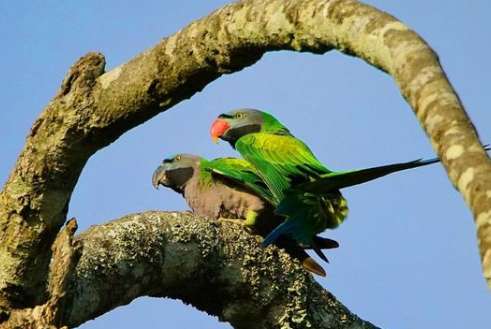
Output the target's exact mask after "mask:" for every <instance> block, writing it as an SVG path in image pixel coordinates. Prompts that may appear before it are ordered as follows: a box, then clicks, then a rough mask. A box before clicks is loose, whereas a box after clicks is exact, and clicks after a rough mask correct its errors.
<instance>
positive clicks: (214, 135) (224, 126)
mask: <svg viewBox="0 0 491 329" xmlns="http://www.w3.org/2000/svg"><path fill="white" fill-rule="evenodd" d="M229 128H230V125H229V124H228V122H227V121H225V120H223V119H220V118H218V119H216V120H215V121H213V124H212V125H211V129H210V135H211V139H212V140H213V142H215V143H216V142H217V141H218V139H219V138H220V137H221V136H223V134H225V133H226V132H227V130H228V129H229Z"/></svg>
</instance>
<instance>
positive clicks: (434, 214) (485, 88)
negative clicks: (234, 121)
mask: <svg viewBox="0 0 491 329" xmlns="http://www.w3.org/2000/svg"><path fill="white" fill-rule="evenodd" d="M368 2H369V3H370V4H372V5H374V6H376V7H378V8H380V9H383V10H385V11H388V12H389V13H391V14H393V15H394V16H396V17H398V18H399V19H401V20H402V21H404V22H405V23H407V24H408V25H409V26H411V27H412V28H413V29H415V30H416V31H417V32H419V33H420V34H421V35H422V36H423V37H424V38H425V39H426V41H428V42H429V43H430V44H431V45H432V47H433V48H434V49H435V50H436V51H437V53H438V54H439V56H440V60H441V62H442V65H443V67H444V68H445V70H446V72H447V74H448V76H449V78H450V80H451V82H452V83H453V84H454V86H455V88H456V89H457V91H458V92H459V95H460V96H461V98H462V100H463V103H464V104H465V105H466V107H467V111H468V113H469V115H470V117H471V118H472V120H473V121H474V124H475V125H476V127H477V129H478V131H479V133H480V135H481V138H482V141H483V142H487V143H489V142H491V126H490V123H491V114H490V111H489V106H490V104H491V90H490V85H491V83H490V78H489V77H490V76H491V69H490V62H489V53H490V51H491V47H490V44H491V43H490V42H489V40H491V33H490V32H491V21H490V20H489V14H490V13H491V2H489V1H487V0H468V1H455V0H452V1H443V0H433V1H423V0H414V1H389V0H371V1H368ZM225 3H227V1H218V0H213V1H211V0H208V1H202V0H185V1H183V0H181V1H171V0H168V1H140V2H138V3H137V2H135V1H103V2H101V1H95V0H91V1H84V2H80V1H77V2H76V1H63V2H61V1H53V0H49V1H42V2H41V1H25V0H24V1H8V2H7V1H2V2H0V31H2V36H1V40H2V52H1V54H2V55H1V58H2V60H1V61H0V72H2V77H1V78H0V94H1V96H2V99H3V104H4V110H3V111H1V112H0V132H1V135H0V136H1V138H0V147H1V150H2V154H3V156H2V161H0V181H1V182H2V183H3V182H4V181H5V179H6V178H7V176H8V173H9V171H10V169H11V168H12V166H13V164H14V161H15V159H16V157H17V155H18V153H19V151H20V149H21V147H22V145H23V142H24V138H25V136H26V135H27V132H28V129H29V128H30V126H31V124H32V122H33V121H34V120H35V118H36V116H37V115H38V113H39V112H40V111H41V110H42V108H43V107H44V106H45V105H46V104H47V103H48V101H49V100H50V99H51V98H52V97H53V96H54V94H55V92H56V90H57V88H58V87H59V85H60V82H61V80H62V79H63V76H64V75H65V73H66V72H67V70H68V68H69V67H70V65H71V64H73V63H74V62H75V61H76V59H77V58H79V57H80V56H82V55H83V54H85V53H86V52H88V51H100V52H102V53H104V54H105V56H106V59H107V63H108V65H107V68H108V69H111V68H113V67H115V66H117V65H119V64H122V63H124V62H126V61H127V60H129V59H130V58H132V57H133V56H135V55H136V54H138V53H139V52H141V51H143V50H144V49H146V48H149V47H151V46H152V45H154V44H156V43H157V42H158V40H159V39H160V38H162V37H165V36H168V35H170V34H172V33H173V32H175V31H177V30H178V29H180V28H182V27H184V26H185V25H187V24H188V23H190V22H191V21H192V20H194V19H197V18H199V17H202V16H205V15H207V14H209V13H210V12H211V11H212V10H213V9H215V8H218V7H220V6H221V5H223V4H225ZM237 107H255V108H260V109H263V110H266V111H269V112H271V113H273V114H274V115H275V116H277V117H278V118H279V119H280V120H281V121H283V123H285V124H286V125H287V126H288V127H289V128H290V130H291V131H292V132H293V133H294V134H295V135H296V136H297V137H299V138H301V139H303V140H304V141H305V142H306V143H307V144H308V145H309V146H310V147H311V148H312V150H313V151H314V152H315V153H316V155H317V156H318V157H319V159H320V160H322V161H323V162H324V163H325V164H326V165H327V166H328V167H330V168H332V169H335V170H338V169H339V170H341V169H352V168H360V167H365V166H374V165H379V164H385V163H390V162H396V161H406V160H412V159H416V158H420V157H432V156H434V152H433V150H432V149H431V146H430V144H429V142H428V140H427V138H426V136H425V134H424V133H423V131H422V129H421V128H420V127H419V124H418V123H417V121H416V120H415V117H414V115H413V113H412V112H411V109H410V108H409V106H408V105H407V104H406V103H405V102H404V100H403V98H402V97H401V96H400V93H399V91H398V89H397V87H396V85H395V83H394V82H393V81H392V79H391V78H390V77H389V76H387V75H386V74H384V73H382V72H380V71H378V70H377V69H375V68H373V67H370V66H368V65H367V64H365V63H364V62H362V61H360V60H358V59H355V58H352V57H347V56H344V55H341V54H339V53H337V52H330V53H327V54H325V55H322V56H319V55H311V54H298V53H292V52H276V53H269V54H267V55H266V56H264V57H263V59H262V60H261V61H260V62H259V63H257V64H256V65H254V66H253V67H250V68H247V69H245V70H243V71H241V72H239V73H236V74H233V75H230V76H224V77H221V78H220V79H218V80H217V81H215V82H213V83H212V84H210V85H208V86H207V87H206V88H205V89H204V90H203V91H202V92H201V93H199V94H196V95H195V96H194V97H192V98H191V99H190V100H187V101H184V102H182V103H180V104H178V105H177V106H175V107H174V108H172V109H171V110H169V111H168V112H165V113H162V114H160V115H158V116H157V117H156V118H154V119H152V120H151V121H149V122H147V123H145V124H144V125H142V126H139V127H137V128H136V129H133V130H131V131H130V132H128V133H126V134H125V135H123V136H122V137H121V138H120V139H118V140H117V141H116V142H115V143H113V144H111V145H110V146H109V147H107V148H105V149H103V150H101V151H100V152H98V153H97V154H95V156H93V157H92V158H91V159H90V161H89V162H88V164H87V166H86V168H85V169H84V171H83V173H82V176H81V177H80V180H79V183H78V185H77V187H76V189H75V192H74V194H73V197H72V203H71V205H70V211H69V216H75V217H77V219H78V221H79V226H80V227H79V231H80V232H81V231H83V230H85V229H86V228H87V227H89V226H90V225H94V224H101V223H104V222H106V221H108V220H111V219H115V218H118V217H120V216H122V215H124V214H128V213H133V212H138V211H144V210H150V209H162V210H184V209H187V206H186V204H185V202H184V201H183V200H182V199H181V197H180V196H179V195H177V194H175V193H174V192H172V191H170V190H165V189H160V190H159V191H156V190H154V189H153V187H152V185H151V175H152V172H153V170H154V169H155V168H156V166H157V165H158V164H159V163H160V161H161V160H162V159H163V158H164V157H166V156H168V155H170V154H174V153H177V152H188V153H196V154H200V155H202V156H205V157H210V158H211V157H218V156H225V155H237V154H236V153H235V152H234V151H233V150H232V149H231V148H230V147H229V146H228V145H227V144H225V143H220V144H219V145H215V144H213V143H211V141H210V139H209V135H208V128H209V125H210V123H211V121H212V120H213V118H214V117H215V116H216V115H217V114H219V113H221V112H224V111H228V110H230V109H233V108H237ZM343 193H344V195H345V197H346V198H347V199H348V202H349V206H350V215H349V218H348V219H347V221H346V222H345V223H344V224H343V225H342V226H341V227H340V228H339V229H337V230H334V231H331V232H326V235H327V236H329V237H333V238H335V239H337V240H338V241H339V242H340V245H341V246H340V248H339V249H337V250H333V251H332V252H330V253H329V258H330V260H331V263H330V264H328V265H326V266H325V267H326V269H327V271H328V276H327V278H316V280H318V281H319V282H320V283H321V284H322V285H323V286H324V287H325V288H326V289H328V290H330V291H331V292H332V293H333V294H334V295H335V296H337V297H338V298H339V299H340V300H341V301H342V302H343V303H344V304H345V305H346V306H347V307H348V308H349V309H350V310H351V311H353V312H354V313H356V314H358V315H359V316H360V317H362V318H363V319H366V320H368V321H371V322H372V323H374V324H376V325H378V326H381V327H382V328H399V329H411V328H447V329H453V328H455V329H460V328H488V327H489V310H490V309H491V291H490V290H488V289H487V287H486V284H485V282H484V280H483V278H482V276H481V271H480V270H481V269H480V262H479V257H478V251H477V246H476V238H475V228H474V225H473V221H472V216H471V214H470V212H469V211H468V209H467V208H466V206H465V204H464V202H463V200H462V198H461V197H460V195H459V194H458V193H457V192H456V191H455V190H454V189H453V188H452V186H451V184H450V183H449V181H448V179H447V177H446V175H445V172H444V170H443V169H442V167H441V166H440V165H439V164H438V165H433V166H431V167H426V168H422V169H416V170H412V171H408V172H404V173H400V174H396V175H393V176H389V177H386V178H382V179H380V180H379V181H376V182H372V183H369V184H365V185H362V186H359V187H355V188H352V189H347V190H345V191H344V192H343ZM137 325H138V326H141V327H145V328H160V327H161V328H167V329H177V328H190V327H195V328H200V329H208V328H210V329H211V328H230V325H228V324H224V323H218V320H217V319H216V318H213V317H210V316H208V315H206V314H203V313H201V312H199V311H197V310H195V309H193V308H191V307H189V306H185V305H183V304H182V303H181V302H179V301H171V300H162V299H150V298H140V299H138V300H136V301H134V302H133V303H131V304H130V305H128V306H125V307H120V308H118V309H116V310H114V311H112V312H110V313H108V314H106V315H104V316H102V317H100V318H98V319H96V320H95V321H90V322H87V323H85V324H84V325H82V326H81V328H84V329H96V328H101V329H102V328H110V327H114V328H121V329H124V328H135V327H136V326H137Z"/></svg>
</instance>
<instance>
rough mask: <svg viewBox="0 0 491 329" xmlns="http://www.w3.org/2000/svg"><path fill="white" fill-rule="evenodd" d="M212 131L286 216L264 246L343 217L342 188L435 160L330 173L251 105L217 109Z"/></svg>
mask: <svg viewBox="0 0 491 329" xmlns="http://www.w3.org/2000/svg"><path fill="white" fill-rule="evenodd" d="M211 133H212V136H213V137H214V138H217V137H219V138H221V139H223V140H225V141H228V142H229V143H230V144H231V145H232V146H233V147H234V148H235V149H236V150H237V151H238V152H239V153H240V154H241V155H242V157H243V158H244V159H245V160H247V161H248V162H250V163H251V164H252V166H253V167H254V168H255V169H256V170H257V173H258V175H259V176H260V177H261V179H262V180H263V181H264V183H265V185H266V186H267V187H268V189H269V191H270V192H271V195H272V197H273V201H274V202H273V204H274V205H276V213H277V214H280V215H282V216H285V217H286V220H285V221H284V222H283V223H282V224H281V225H279V226H278V227H277V228H276V229H275V230H274V231H273V232H271V234H269V235H268V236H267V237H266V239H265V240H264V245H268V244H270V243H272V242H273V241H274V240H275V239H277V238H278V237H279V236H281V235H288V236H290V237H293V238H294V239H295V240H297V241H298V242H299V243H301V244H312V238H313V236H315V235H316V234H318V233H320V232H322V231H324V230H325V229H327V228H330V229H332V228H335V227H337V226H338V225H339V224H341V223H342V222H343V221H344V220H345V218H346V216H347V214H348V207H347V202H346V200H345V199H344V198H343V196H342V195H341V193H340V191H339V190H340V189H341V188H345V187H349V186H353V185H357V184H361V183H364V182H367V181H370V180H372V179H375V178H378V177H381V176H384V175H387V174H390V173H393V172H396V171H399V170H405V169H409V168H415V167H419V166H424V165H428V164H431V163H435V162H438V159H431V160H425V161H423V160H416V161H411V162H406V163H398V164H391V165H387V166H381V167H373V168H368V169H361V170H353V171H342V172H334V171H332V170H330V169H328V168H327V167H326V166H324V165H323V164H322V163H321V162H320V161H319V160H318V159H317V158H316V157H315V155H314V154H313V153H312V151H311V150H310V149H309V147H308V146H307V145H306V144H305V143H303V142H302V141H301V140H299V139H298V138H296V137H295V136H293V135H292V134H291V133H290V131H289V130H288V129H287V128H286V127H285V126H284V125H282V124H281V123H280V122H279V121H278V120H277V119H276V118H274V117H273V116H272V115H270V114H268V113H265V112H262V111H259V110H252V109H243V110H236V111H231V112H229V113H225V114H221V115H220V116H219V117H218V119H217V120H216V121H215V122H214V123H213V125H212V130H211Z"/></svg>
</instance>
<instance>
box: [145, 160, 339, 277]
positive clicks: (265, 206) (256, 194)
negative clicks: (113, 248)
mask: <svg viewBox="0 0 491 329" xmlns="http://www.w3.org/2000/svg"><path fill="white" fill-rule="evenodd" d="M152 184H153V185H154V187H155V188H158V186H159V185H163V186H166V187H169V188H171V189H173V190H174V191H176V192H178V193H180V194H182V195H183V196H184V198H185V199H186V201H187V203H188V205H189V206H190V208H191V209H192V210H193V212H194V213H196V214H198V215H201V216H205V217H209V218H214V219H220V218H226V219H227V220H229V219H234V220H237V219H244V220H243V221H240V222H239V221H236V222H239V223H243V224H244V225H245V226H246V227H248V228H250V229H251V230H252V231H254V233H257V234H259V235H261V236H263V237H264V236H266V235H268V234H269V233H270V232H271V231H272V230H273V229H274V228H275V227H277V226H278V225H279V224H281V223H282V222H283V221H284V218H283V217H281V216H279V215H276V214H275V213H274V211H275V208H276V205H274V204H273V203H272V200H273V197H272V194H271V192H270V191H269V189H268V188H267V186H266V185H265V184H264V182H263V181H262V179H261V178H260V177H259V176H258V175H257V173H256V170H255V169H254V167H253V166H252V165H251V164H250V163H248V162H247V161H245V160H243V159H237V158H218V159H214V160H207V159H204V158H202V157H200V156H197V155H192V154H178V155H176V156H174V157H171V158H167V159H165V160H164V161H163V163H162V164H161V165H160V166H159V167H158V168H157V169H156V170H155V172H154V174H153V176H152ZM314 241H316V245H319V246H320V248H323V249H329V248H336V247H338V243H337V242H336V241H334V240H331V239H326V238H321V237H314ZM275 244H276V245H278V247H280V248H283V249H284V250H285V251H286V252H287V253H289V254H290V255H291V256H292V257H293V258H296V259H298V260H299V261H300V262H301V263H302V265H303V267H304V268H305V269H306V270H308V271H310V272H312V273H315V274H318V275H321V276H325V275H326V273H325V271H324V269H323V268H322V267H321V266H320V265H319V264H318V263H317V262H316V261H315V260H314V259H313V258H311V257H310V256H309V255H308V254H307V253H306V252H305V250H304V248H309V246H305V245H302V246H300V245H299V244H298V243H297V242H295V241H294V240H292V239H291V238H288V237H284V238H282V239H279V240H277V241H276V242H275Z"/></svg>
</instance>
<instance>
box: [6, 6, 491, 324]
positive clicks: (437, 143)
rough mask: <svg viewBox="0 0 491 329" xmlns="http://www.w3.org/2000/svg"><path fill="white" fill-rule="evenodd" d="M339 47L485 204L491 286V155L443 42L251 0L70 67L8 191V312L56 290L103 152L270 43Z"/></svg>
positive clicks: (364, 19)
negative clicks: (63, 249)
mask: <svg viewBox="0 0 491 329" xmlns="http://www.w3.org/2000/svg"><path fill="white" fill-rule="evenodd" d="M334 48H335V49H338V50H340V51H342V52H344V53H346V54H349V55H354V56H357V57H359V58H362V59H364V60H365V61H366V62H367V63H369V64H371V65H374V66H376V67H378V68H380V69H381V70H383V71H385V72H387V73H389V74H390V75H392V76H393V78H394V79H395V81H396V83H397V84H398V86H399V87H400V90H401V93H402V95H403V97H404V98H405V99H406V100H407V101H408V103H409V104H410V105H411V107H412V108H413V110H414V112H415V114H416V116H417V119H418V120H419V122H420V123H421V125H422V127H423V128H424V130H425V131H426V133H427V135H428V137H429V138H430V140H431V142H432V144H433V147H434V148H435V150H436V151H437V153H438V155H439V157H440V158H441V159H442V162H443V164H444V166H445V168H446V170H447V172H448V175H449V178H450V180H451V181H452V183H453V184H454V185H455V187H456V188H457V189H458V190H459V191H460V192H461V194H462V195H463V197H464V199H465V201H466V203H467V204H468V206H469V208H470V209H471V210H472V212H473V215H474V219H475V222H476V227H477V232H478V238H479V248H480V253H481V258H482V264H483V271H484V276H485V277H486V279H487V280H488V283H489V284H490V285H491V202H490V199H491V163H490V161H489V158H488V157H487V154H486V153H485V152H484V150H483V148H482V147H481V145H480V143H479V140H478V137H477V133H476V131H475V129H474V127H473V125H472V123H471V122H470V121H469V118H468V117H467V115H466V113H465V111H464V108H463V106H462V104H461V102H460V100H459V98H458V96H457V94H456V93H455V91H454V90H453V88H452V86H451V84H450V83H449V81H448V80H447V78H446V76H445V73H444V72H443V70H442V68H441V66H440V64H439V62H438V58H437V56H436V54H435V53H434V52H433V51H432V49H431V48H430V47H429V46H428V45H427V44H426V43H425V42H424V41H423V40H422V39H421V38H420V37H419V36H418V35H417V34H416V33H415V32H413V31H411V30H410V29H409V28H408V27H406V26H405V25H404V24H402V23H401V22H399V21H397V20H396V19H395V18H393V17H392V16H390V15H388V14H385V13H383V12H381V11H379V10H377V9H375V8H373V7H370V6H367V5H364V4H362V3H360V2H358V1H355V0H331V1H328V0H303V1H285V0H249V1H241V2H238V3H234V4H231V5H228V6H225V7H223V8H222V9H220V10H217V11H216V12H214V13H212V14H211V15H210V16H208V17H205V18H203V19H201V20H198V21H195V22H193V23H192V24H190V25H189V26H188V27H186V28H184V29H182V30H181V31H179V32H177V33H176V34H174V35H173V36H170V37H168V38H165V39H163V40H162V41H160V42H159V43H158V44H157V45H156V46H155V47H154V48H152V49H150V50H147V51H145V52H144V53H142V54H140V55H139V56H137V57H135V58H134V59H133V60H131V61H130V62H128V63H126V64H124V65H121V66H119V67H117V68H115V69H113V70H111V71H109V72H106V73H104V65H105V60H104V57H103V56H102V55H101V54H97V53H90V54H88V55H86V56H84V57H82V58H81V59H80V60H79V61H78V62H77V63H76V64H75V65H74V66H73V67H72V68H71V69H70V72H69V73H68V74H67V76H66V78H65V79H64V81H63V84H62V86H61V88H60V90H59V92H58V94H57V95H56V97H55V98H54V99H53V100H52V101H51V102H50V103H49V104H48V106H47V107H46V108H45V110H44V111H43V113H42V114H41V115H40V117H39V119H38V120H37V121H36V122H35V123H34V125H33V127H32V130H31V132H30V134H29V136H28V138H27V140H26V144H25V147H24V149H23V151H22V153H21V154H20V156H19V158H18V161H17V163H16V166H15V168H14V170H13V171H12V173H11V175H10V177H9V179H8V181H7V183H6V184H5V186H4V188H3V190H2V192H1V194H0V239H1V241H2V244H1V245H0V263H1V264H2V267H1V268H0V319H2V318H3V319H5V318H8V316H9V314H10V313H12V310H16V311H17V310H21V309H24V308H25V309H29V310H32V309H35V308H36V307H39V306H40V305H46V303H47V302H49V301H50V300H53V297H52V290H50V289H51V288H50V281H49V280H50V279H49V277H50V275H49V273H50V270H49V263H50V259H51V258H52V251H51V248H50V247H51V246H53V243H54V241H55V238H56V236H57V233H58V231H59V229H60V228H61V227H62V225H63V223H64V221H65V219H66V213H67V208H68V204H69V201H70V196H71V193H72V191H73V188H74V187H75V184H76V182H77V179H78V177H79V174H80V172H81V170H82V168H83V166H84V165H85V163H86V161H87V160H88V158H89V157H90V156H91V155H92V154H93V153H94V152H96V151H97V150H99V149H101V148H103V147H104V146H106V145H108V144H109V143H111V142H113V141H114V140H116V139H117V138H118V137H119V136H120V135H121V134H123V133H124V132H125V131H127V130H129V129H131V128H132V127H134V126H136V125H138V124H141V123H143V122H145V121H146V120H148V119H150V118H151V117H153V116H155V115H156V114H158V113H160V112H162V111H165V110H166V109H168V108H170V107H172V106H173V105H175V104H176V103H178V102H180V101H181V100H183V99H186V98H189V97H191V96H192V95H193V94H194V93H196V92H198V91H200V90H202V89H203V88H204V87H205V86H206V85H207V84H208V83H210V82H211V81H213V80H214V79H216V78H218V77H219V76H221V75H222V74H225V73H232V72H235V71H238V70H240V69H242V68H244V67H246V66H249V65H252V64H253V63H255V62H256V61H257V60H259V59H260V58H261V56H262V55H263V54H264V53H265V52H267V51H273V50H280V49H287V50H295V51H308V52H313V53H324V52H327V51H328V50H331V49H334ZM55 258H56V257H55ZM74 258H76V257H74ZM53 262H56V260H53V261H52V263H53ZM268 266H269V265H268ZM51 277H53V276H52V275H51ZM61 277H63V276H61ZM60 280H61V281H62V282H65V279H60ZM62 286H63V285H62ZM60 300H62V299H60ZM36 305H37V306H36ZM35 306H36V307H35ZM33 307H34V308H33ZM56 317H58V315H56V316H54V318H56Z"/></svg>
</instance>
